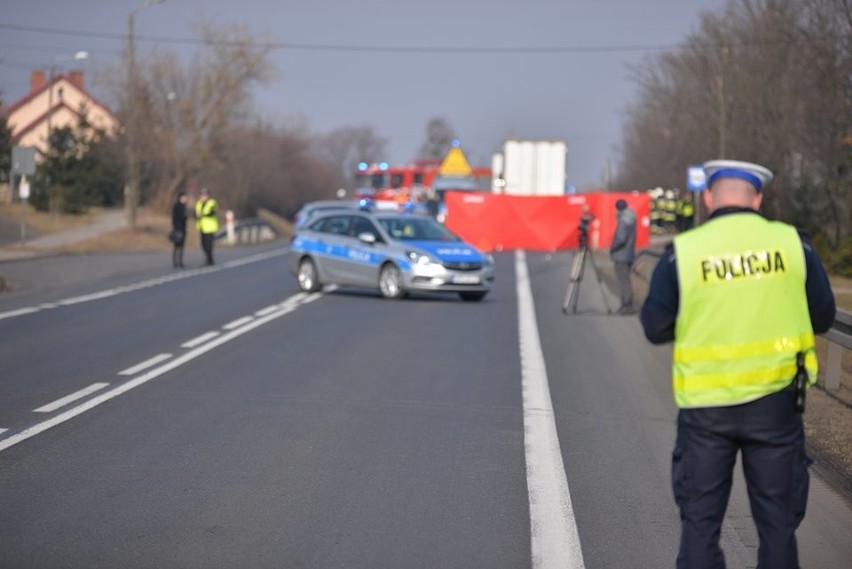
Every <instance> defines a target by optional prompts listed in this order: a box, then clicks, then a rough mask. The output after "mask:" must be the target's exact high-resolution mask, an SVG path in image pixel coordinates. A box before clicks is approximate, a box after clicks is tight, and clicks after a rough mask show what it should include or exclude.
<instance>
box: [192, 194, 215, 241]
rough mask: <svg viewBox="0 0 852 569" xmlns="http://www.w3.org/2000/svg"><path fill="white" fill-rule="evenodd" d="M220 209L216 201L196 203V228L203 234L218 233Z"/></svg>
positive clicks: (208, 200)
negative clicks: (218, 213) (218, 212)
mask: <svg viewBox="0 0 852 569" xmlns="http://www.w3.org/2000/svg"><path fill="white" fill-rule="evenodd" d="M218 209H219V207H218V204H217V203H216V200H214V199H213V198H207V199H206V200H204V201H201V200H199V201H197V202H195V226H196V227H197V228H198V231H200V232H201V233H216V232H217V231H219V218H218V217H217V211H218Z"/></svg>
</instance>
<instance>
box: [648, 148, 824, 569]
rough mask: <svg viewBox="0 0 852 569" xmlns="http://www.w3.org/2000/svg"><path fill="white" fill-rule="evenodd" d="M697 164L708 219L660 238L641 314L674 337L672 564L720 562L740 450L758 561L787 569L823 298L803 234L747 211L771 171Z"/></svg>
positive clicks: (803, 492)
mask: <svg viewBox="0 0 852 569" xmlns="http://www.w3.org/2000/svg"><path fill="white" fill-rule="evenodd" d="M704 169H705V172H706V174H707V189H706V190H705V191H704V193H703V195H702V197H703V200H704V204H705V205H706V206H707V209H708V211H710V212H711V214H710V218H709V219H708V220H707V222H706V223H704V224H702V225H701V226H700V227H697V228H695V229H691V230H689V231H686V232H684V233H681V234H679V235H678V236H677V237H675V241H674V244H673V245H669V246H668V247H667V249H666V251H665V254H664V255H663V257H662V258H661V259H660V261H659V263H658V264H657V267H656V268H655V269H654V273H653V275H652V277H651V283H650V288H649V291H648V296H647V298H646V299H645V303H644V304H643V306H642V315H641V322H642V327H643V329H644V332H645V336H646V337H647V338H648V340H649V341H650V342H651V343H653V344H662V343H666V342H671V341H674V349H673V350H672V388H673V391H674V396H675V402H676V403H677V405H678V407H679V408H680V410H679V412H678V419H677V440H676V442H675V448H674V451H673V452H672V489H673V493H674V497H675V501H676V503H677V505H678V507H679V509H680V516H681V542H680V551H679V553H678V557H677V567H678V569H692V568H701V569H724V567H725V566H726V565H725V558H724V554H723V552H722V550H721V548H720V547H719V534H720V530H721V527H722V522H723V519H724V516H725V509H726V508H727V504H728V498H729V495H730V491H731V483H732V478H733V469H734V465H735V463H736V460H737V455H738V454H740V455H741V456H740V459H741V460H740V462H741V464H742V468H743V472H744V474H745V480H746V486H747V488H748V495H749V502H750V505H751V511H752V517H753V519H754V523H755V525H756V526H757V533H758V538H759V540H760V545H759V547H758V550H757V566H758V567H761V568H764V567H765V568H766V569H769V568H770V567H771V568H772V569H798V568H799V560H798V549H797V546H796V536H795V533H796V530H797V528H798V527H799V524H800V523H801V521H802V519H803V518H804V516H805V509H806V505H807V499H808V482H809V475H808V466H809V465H810V463H811V461H810V459H809V458H808V456H807V454H806V453H805V433H804V429H803V424H802V412H803V410H804V394H805V391H806V388H807V386H808V385H812V384H813V383H815V382H816V374H817V360H816V354H815V349H814V334H819V333H823V332H825V331H827V330H828V329H829V328H830V327H831V324H832V321H833V320H834V315H835V302H834V295H833V294H832V291H831V286H830V284H829V281H828V277H827V275H826V273H825V269H824V268H823V266H822V263H821V262H820V259H819V257H818V255H817V253H816V251H815V250H814V247H813V244H812V243H811V240H810V238H809V237H808V236H807V235H806V234H804V233H802V232H800V231H797V230H796V229H795V228H794V227H791V226H789V225H787V224H784V223H780V222H776V221H770V220H767V219H765V218H763V216H761V215H760V214H759V213H758V209H759V207H760V204H761V201H762V197H763V195H762V192H763V188H764V186H766V184H767V183H768V182H769V181H770V180H771V179H772V172H771V171H770V170H768V169H767V168H765V167H763V166H761V165H759V164H753V163H749V162H741V161H734V160H714V161H710V162H707V163H705V164H704Z"/></svg>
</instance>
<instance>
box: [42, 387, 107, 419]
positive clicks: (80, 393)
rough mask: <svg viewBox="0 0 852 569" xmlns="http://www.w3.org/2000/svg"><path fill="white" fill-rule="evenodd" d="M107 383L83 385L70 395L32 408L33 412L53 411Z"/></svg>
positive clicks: (98, 389)
mask: <svg viewBox="0 0 852 569" xmlns="http://www.w3.org/2000/svg"><path fill="white" fill-rule="evenodd" d="M107 385H109V383H93V384H92V385H90V386H89V387H84V388H83V389H81V390H80V391H76V392H74V393H72V394H71V395H68V396H66V397H63V398H62V399H57V400H56V401H54V402H53V403H48V404H47V405H44V406H42V407H39V408H38V409H34V410H33V413H53V412H54V411H56V410H57V409H59V408H60V407H65V406H66V405H68V404H69V403H73V402H74V401H77V400H78V399H82V398H83V397H85V396H87V395H90V394H92V393H94V392H95V391H100V390H101V389H103V388H104V387H106V386H107Z"/></svg>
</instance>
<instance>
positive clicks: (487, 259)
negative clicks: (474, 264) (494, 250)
mask: <svg viewBox="0 0 852 569" xmlns="http://www.w3.org/2000/svg"><path fill="white" fill-rule="evenodd" d="M482 264H483V265H484V266H486V267H493V266H494V257H492V256H491V255H488V254H487V253H486V254H484V255H482Z"/></svg>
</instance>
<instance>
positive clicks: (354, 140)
mask: <svg viewBox="0 0 852 569" xmlns="http://www.w3.org/2000/svg"><path fill="white" fill-rule="evenodd" d="M387 143H388V141H387V139H386V138H384V137H383V136H380V135H379V134H377V133H376V131H375V129H373V127H371V126H366V125H364V126H344V127H341V128H338V129H336V130H333V131H331V132H329V133H328V134H326V135H324V136H321V137H319V138H318V140H317V146H318V148H319V150H320V152H321V153H322V154H323V155H324V156H325V157H326V159H327V160H328V161H329V164H330V165H331V166H333V167H334V168H335V171H336V172H337V174H338V176H339V183H338V185H339V186H340V187H343V188H353V187H354V186H355V172H356V169H357V167H358V163H359V162H378V161H379V160H381V159H382V158H383V157H384V156H385V155H386V153H387Z"/></svg>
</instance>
